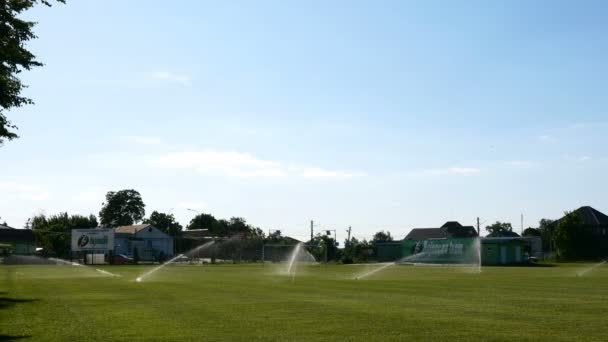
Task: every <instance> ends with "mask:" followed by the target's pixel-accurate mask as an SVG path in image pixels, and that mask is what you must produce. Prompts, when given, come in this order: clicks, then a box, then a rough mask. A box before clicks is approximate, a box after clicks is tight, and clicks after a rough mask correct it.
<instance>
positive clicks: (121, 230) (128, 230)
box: [114, 224, 151, 234]
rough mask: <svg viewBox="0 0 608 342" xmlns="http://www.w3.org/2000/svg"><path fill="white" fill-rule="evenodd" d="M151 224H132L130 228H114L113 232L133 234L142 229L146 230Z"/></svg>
mask: <svg viewBox="0 0 608 342" xmlns="http://www.w3.org/2000/svg"><path fill="white" fill-rule="evenodd" d="M150 226H151V224H134V225H131V226H120V227H116V228H114V232H116V233H128V234H135V233H137V232H139V231H141V230H143V229H146V228H148V227H150Z"/></svg>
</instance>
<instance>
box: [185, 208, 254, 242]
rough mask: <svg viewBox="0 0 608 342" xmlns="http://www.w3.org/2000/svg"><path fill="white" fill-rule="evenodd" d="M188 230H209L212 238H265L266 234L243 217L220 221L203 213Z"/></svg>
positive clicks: (192, 222) (197, 216)
mask: <svg viewBox="0 0 608 342" xmlns="http://www.w3.org/2000/svg"><path fill="white" fill-rule="evenodd" d="M186 229H207V230H208V234H209V235H210V236H216V237H226V236H233V235H239V234H240V235H245V236H248V237H258V238H262V239H263V238H264V232H263V231H262V230H261V229H260V228H257V227H253V226H252V225H250V224H248V223H247V221H246V220H245V219H244V218H242V217H232V218H230V220H225V219H219V220H218V219H216V218H215V217H214V216H213V215H211V214H205V213H202V214H198V215H196V216H195V217H193V218H192V220H190V223H189V224H188V226H187V227H186Z"/></svg>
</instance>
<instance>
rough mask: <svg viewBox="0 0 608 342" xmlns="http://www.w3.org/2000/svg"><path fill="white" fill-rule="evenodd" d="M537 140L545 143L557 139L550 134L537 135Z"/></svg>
mask: <svg viewBox="0 0 608 342" xmlns="http://www.w3.org/2000/svg"><path fill="white" fill-rule="evenodd" d="M538 140H540V141H542V142H546V143H552V142H556V141H557V139H555V138H554V137H552V136H550V135H540V136H538Z"/></svg>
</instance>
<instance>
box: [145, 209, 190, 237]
mask: <svg viewBox="0 0 608 342" xmlns="http://www.w3.org/2000/svg"><path fill="white" fill-rule="evenodd" d="M143 223H145V224H151V225H153V226H154V227H156V228H158V229H160V230H162V231H163V232H165V233H166V234H169V235H171V236H177V235H178V234H179V232H181V231H182V225H181V224H179V222H177V221H175V216H173V214H165V213H160V212H158V211H156V210H155V211H153V212H152V214H150V217H148V218H146V219H144V222H143Z"/></svg>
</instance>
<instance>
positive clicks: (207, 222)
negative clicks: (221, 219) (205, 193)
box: [186, 213, 217, 230]
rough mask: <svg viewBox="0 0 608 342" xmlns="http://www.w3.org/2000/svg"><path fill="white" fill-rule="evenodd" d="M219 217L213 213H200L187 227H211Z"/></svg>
mask: <svg viewBox="0 0 608 342" xmlns="http://www.w3.org/2000/svg"><path fill="white" fill-rule="evenodd" d="M216 222H217V219H216V218H215V217H214V216H213V215H211V214H205V213H202V214H198V215H196V216H194V217H193V218H192V220H190V223H188V225H187V226H186V229H189V230H190V229H211V227H213V225H215V224H216Z"/></svg>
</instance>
